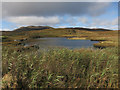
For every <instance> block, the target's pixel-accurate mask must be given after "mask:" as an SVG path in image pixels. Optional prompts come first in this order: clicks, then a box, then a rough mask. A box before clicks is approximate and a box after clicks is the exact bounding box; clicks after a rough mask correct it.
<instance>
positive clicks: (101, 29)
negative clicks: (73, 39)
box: [66, 27, 112, 31]
mask: <svg viewBox="0 0 120 90" xmlns="http://www.w3.org/2000/svg"><path fill="white" fill-rule="evenodd" d="M66 29H77V30H86V31H112V30H109V29H104V28H82V27H75V28H66Z"/></svg>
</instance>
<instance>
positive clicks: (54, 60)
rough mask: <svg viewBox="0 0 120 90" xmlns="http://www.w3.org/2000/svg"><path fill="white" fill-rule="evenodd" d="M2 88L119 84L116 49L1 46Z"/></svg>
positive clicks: (103, 86)
mask: <svg viewBox="0 0 120 90" xmlns="http://www.w3.org/2000/svg"><path fill="white" fill-rule="evenodd" d="M2 51H3V52H2V65H3V66H2V69H3V73H2V78H3V79H2V80H3V86H2V87H3V88H7V87H9V88H11V87H12V88H118V50H117V48H105V49H95V50H94V49H90V48H88V49H84V48H82V49H79V50H78V49H77V50H70V49H66V48H54V49H53V48H49V49H47V50H41V49H39V50H31V51H30V52H29V51H26V52H25V51H23V52H18V51H17V50H16V49H15V48H14V49H13V48H11V47H8V46H4V47H3V50H2Z"/></svg>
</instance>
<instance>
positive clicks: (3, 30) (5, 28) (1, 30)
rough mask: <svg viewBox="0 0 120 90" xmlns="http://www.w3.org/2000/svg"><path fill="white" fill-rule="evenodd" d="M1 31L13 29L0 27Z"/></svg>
mask: <svg viewBox="0 0 120 90" xmlns="http://www.w3.org/2000/svg"><path fill="white" fill-rule="evenodd" d="M0 31H11V30H10V29H8V28H3V29H0Z"/></svg>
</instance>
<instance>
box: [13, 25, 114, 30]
mask: <svg viewBox="0 0 120 90" xmlns="http://www.w3.org/2000/svg"><path fill="white" fill-rule="evenodd" d="M44 29H55V28H53V27H50V26H27V27H20V28H18V29H15V30H14V31H33V30H44ZM60 29H76V30H85V31H112V30H109V29H104V28H92V29H91V28H82V27H73V28H72V27H70V28H60Z"/></svg>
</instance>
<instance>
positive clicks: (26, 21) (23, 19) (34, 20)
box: [7, 16, 60, 25]
mask: <svg viewBox="0 0 120 90" xmlns="http://www.w3.org/2000/svg"><path fill="white" fill-rule="evenodd" d="M7 20H8V21H10V22H13V23H17V24H20V25H55V24H58V23H59V22H60V20H59V18H58V17H57V16H52V17H43V16H41V17H37V16H19V17H8V18H7Z"/></svg>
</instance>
